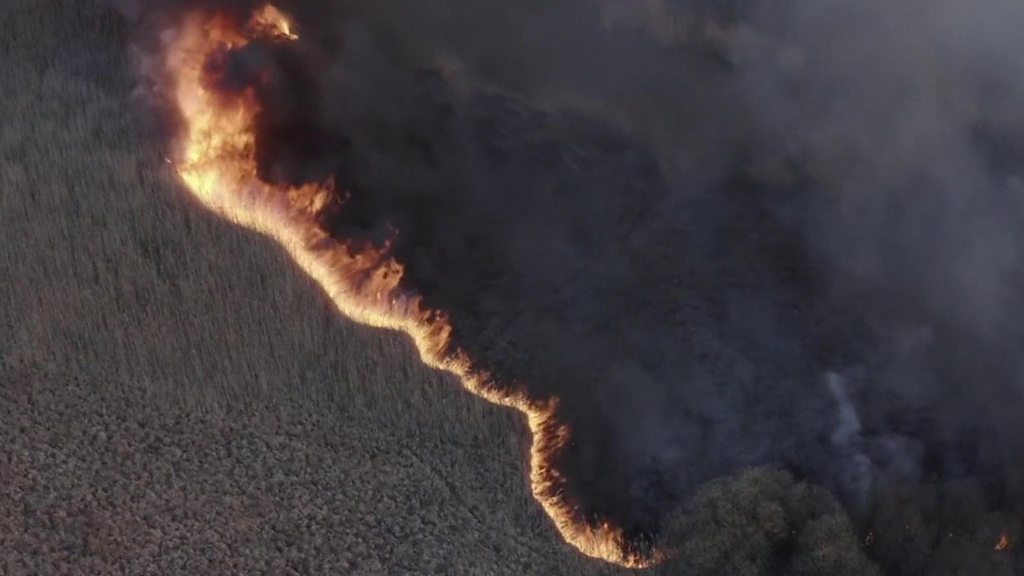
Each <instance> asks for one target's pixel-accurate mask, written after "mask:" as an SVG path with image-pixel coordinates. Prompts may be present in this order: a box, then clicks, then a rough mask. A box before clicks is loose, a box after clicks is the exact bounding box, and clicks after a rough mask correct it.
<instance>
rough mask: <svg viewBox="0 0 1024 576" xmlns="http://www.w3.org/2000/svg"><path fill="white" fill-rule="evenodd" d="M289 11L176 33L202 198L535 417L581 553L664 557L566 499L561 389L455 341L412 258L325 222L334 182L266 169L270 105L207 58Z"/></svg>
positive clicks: (360, 317)
mask: <svg viewBox="0 0 1024 576" xmlns="http://www.w3.org/2000/svg"><path fill="white" fill-rule="evenodd" d="M297 38H298V36H297V35H296V34H295V33H294V32H293V31H292V27H291V24H290V22H289V20H288V18H287V17H286V16H285V15H284V14H283V13H281V12H280V11H279V10H277V9H276V8H275V7H273V6H270V5H267V6H265V7H263V8H261V9H259V10H257V11H256V12H254V13H253V14H252V16H251V18H250V20H249V21H248V22H247V23H245V24H241V25H240V24H238V23H236V22H234V21H233V20H231V19H229V18H227V17H225V16H222V15H218V14H209V13H202V12H197V13H195V14H192V15H191V16H190V17H189V18H187V19H186V20H185V21H184V22H183V23H182V24H181V26H180V27H179V28H178V29H177V30H176V31H175V33H174V34H173V35H171V36H169V37H168V38H167V39H166V43H165V46H164V54H163V65H164V66H165V69H166V71H167V72H168V74H169V75H170V77H171V78H172V79H173V84H174V88H173V90H174V92H173V96H174V100H175V102H176V104H177V107H178V109H179V112H180V115H181V117H182V119H183V121H184V125H185V128H184V130H183V134H182V148H183V149H182V153H181V156H180V159H179V160H178V161H177V170H178V173H179V175H180V177H181V179H182V180H183V181H184V183H185V184H186V186H187V187H188V189H189V190H190V191H191V192H192V194H193V195H194V196H195V198H196V199H197V200H198V201H200V202H201V203H202V204H203V205H205V206H206V207H207V208H209V209H210V210H212V211H214V212H216V213H217V214H220V215H221V216H223V217H224V218H227V219H228V220H230V221H232V222H234V223H236V224H239V225H242V226H245V227H248V228H251V229H253V230H256V231H258V232H260V233H262V234H265V235H267V236H269V237H271V238H273V239H275V240H276V241H278V242H279V243H280V244H281V245H282V246H283V247H284V248H285V249H286V250H287V251H288V253H289V254H290V255H291V256H292V257H293V259H294V260H295V261H296V262H297V263H298V264H299V265H300V266H301V267H302V268H303V269H304V270H305V271H306V272H307V273H308V274H309V275H310V276H311V277H312V278H313V279H314V280H315V281H316V282H318V283H319V284H320V286H322V287H323V289H324V291H325V292H326V293H327V294H328V295H329V297H330V298H331V300H332V301H333V302H334V304H335V305H336V306H337V308H338V310H339V311H340V312H341V313H342V314H344V315H345V316H347V317H349V318H351V319H353V320H355V321H357V322H360V323H363V324H367V325H370V326H374V327H379V328H387V329H394V330H401V331H403V332H405V333H407V334H409V335H410V336H411V337H412V339H413V340H414V342H415V344H416V348H417V349H418V351H419V354H420V357H421V359H422V360H423V362H424V363H426V364H427V365H429V366H432V367H434V368H438V369H442V370H446V371H448V372H451V373H452V374H454V375H455V376H457V377H458V379H459V380H460V381H461V383H462V385H463V386H464V387H465V388H466V389H467V390H469V391H470V392H472V393H473V394H475V395H477V396H480V397H481V398H484V399H486V400H487V401H489V402H492V403H494V404H498V405H501V406H506V407H510V408H514V409H516V410H518V411H520V412H522V413H523V414H525V415H526V420H527V423H528V425H529V429H530V432H531V434H532V445H531V450H530V482H531V489H532V492H533V496H534V498H535V499H536V500H537V502H539V503H540V505H541V506H542V507H543V509H544V511H545V512H547V514H548V515H549V516H550V517H551V519H552V521H553V522H554V524H555V527H556V528H557V530H558V532H559V533H560V534H561V535H562V537H563V538H564V539H565V540H566V542H568V543H569V544H571V545H572V546H574V547H576V548H577V549H578V550H579V551H580V552H582V553H584V554H586V555H588V556H591V557H594V558H599V559H603V560H606V561H609V562H613V563H616V564H619V565H623V566H627V567H634V568H640V567H645V566H649V565H652V564H654V563H656V562H657V561H658V558H657V557H656V556H651V555H644V554H641V553H639V552H637V551H636V550H635V549H634V548H632V547H631V545H630V543H629V542H628V541H627V539H626V538H625V536H624V535H623V532H622V530H621V529H619V528H618V527H615V526H612V525H611V524H609V523H608V522H606V521H603V520H600V519H583V518H581V517H580V515H579V514H578V513H577V512H576V511H575V510H574V509H573V507H572V506H571V505H570V504H569V503H567V502H566V500H565V499H564V497H563V489H564V482H565V481H564V478H563V477H562V475H561V474H560V472H559V471H558V470H557V469H556V468H555V467H553V466H552V465H551V462H552V460H553V456H555V455H556V454H557V453H558V452H559V451H560V450H562V448H563V447H564V446H565V445H566V443H567V442H568V438H569V433H570V431H569V429H568V428H567V427H566V426H565V425H563V424H561V423H560V422H558V420H557V419H556V417H555V411H556V408H557V404H558V400H557V398H551V399H547V400H542V401H539V400H533V399H530V398H527V397H526V396H525V395H522V394H519V393H516V392H512V391H510V389H508V388H500V387H498V386H497V385H495V383H494V381H493V380H492V379H491V377H490V376H489V374H488V373H487V372H485V371H482V370H480V369H478V368H476V367H475V366H474V365H473V362H472V361H471V359H470V358H469V357H468V355H467V354H466V352H465V351H464V350H461V349H459V348H458V347H456V346H454V345H453V344H452V343H451V339H450V334H451V331H452V327H451V325H450V323H449V321H448V317H447V316H446V315H445V314H444V313H443V312H442V311H438V310H431V309H428V308H427V307H426V306H425V305H424V304H423V300H422V298H421V297H419V296H418V295H415V294H410V293H408V292H407V291H405V290H399V281H400V279H401V278H402V273H403V268H402V265H401V264H400V263H399V262H397V261H395V259H394V258H393V257H392V255H391V254H390V250H389V246H388V245H385V246H383V247H378V248H372V247H363V246H362V245H360V246H356V245H355V244H353V243H349V242H344V241H338V240H336V239H334V238H332V237H331V236H330V235H329V234H328V233H327V232H325V231H324V230H323V229H321V228H320V227H319V226H318V225H317V218H316V217H317V214H318V212H319V211H320V210H321V209H322V208H323V207H324V206H325V205H327V203H328V202H329V201H331V199H332V198H334V197H335V196H336V192H335V189H334V184H333V183H332V182H326V183H322V184H306V185H303V186H299V187H288V186H282V185H276V184H270V183H266V182H263V181H262V180H260V179H259V178H258V177H257V163H256V158H255V145H256V135H255V128H254V122H255V117H256V113H257V112H258V110H259V104H258V101H257V99H256V97H255V95H254V94H253V93H252V92H251V91H249V92H243V93H241V94H240V95H238V96H237V97H232V98H225V97H224V96H223V95H220V94H216V93H214V92H213V91H212V90H211V89H209V88H208V87H207V85H206V83H205V82H204V66H205V65H206V63H207V61H208V59H209V57H210V55H211V54H214V53H216V52H217V51H219V50H224V49H233V48H239V47H242V46H245V45H246V44H247V43H249V42H251V41H253V40H256V39H259V40H262V41H270V42H289V41H294V40H296V39H297Z"/></svg>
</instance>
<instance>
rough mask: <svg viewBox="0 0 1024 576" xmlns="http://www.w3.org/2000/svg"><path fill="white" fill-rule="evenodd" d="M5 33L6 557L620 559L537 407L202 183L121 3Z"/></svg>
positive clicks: (334, 570) (197, 562)
mask: <svg viewBox="0 0 1024 576" xmlns="http://www.w3.org/2000/svg"><path fill="white" fill-rule="evenodd" d="M0 26H3V29H4V30H5V33H4V34H3V36H2V37H0V57H2V60H0V106H2V107H3V111H2V114H0V118H2V122H3V125H2V131H0V219H2V221H0V235H2V238H0V270H2V277H3V281H2V282H0V572H2V573H4V574H12V575H14V574H61V573H83V574H100V573H127V574H207V573H237V574H263V573H267V574H292V573H311V574H325V573H326V574H432V573H433V574H584V573H585V574H604V573H611V572H613V570H612V569H610V568H608V567H607V566H604V565H603V564H600V563H597V562H592V561H589V560H586V559H583V558H581V557H580V556H579V555H578V554H577V553H575V552H574V551H573V550H572V549H571V548H569V547H568V546H567V545H565V544H564V543H562V542H561V541H560V540H559V539H558V538H557V536H556V534H555V532H554V529H553V528H552V527H551V526H550V524H549V521H548V519H547V517H546V516H544V514H543V513H542V512H541V511H540V509H539V507H538V506H537V505H536V504H535V503H534V502H533V500H532V499H531V498H530V495H529V492H528V489H527V486H526V481H525V478H524V467H523V464H524V462H523V454H524V450H525V449H526V447H525V445H524V440H525V434H524V426H523V424H522V422H520V421H519V419H518V418H516V417H515V416H514V415H513V414H510V413H507V412H505V411H502V410H498V409H496V408H493V407H491V406H488V405H486V404H484V403H483V402H481V401H479V400H477V399H475V398H472V397H470V396H469V395H467V394H465V393H463V392H461V391H460V390H459V389H458V388H457V386H456V384H455V383H454V382H453V381H452V380H451V379H450V378H447V377H445V376H443V375H440V374H436V373H433V372H430V371H428V370H426V369H424V368H423V367H422V366H421V365H420V364H419V362H418V360H417V358H416V357H415V353H414V351H413V349H412V346H411V344H410V343H409V342H408V341H407V340H406V338H404V337H402V336H400V335H396V334H390V333H381V332H378V331H372V330H368V329H365V328H361V327H358V326H355V325H353V324H352V323H350V322H347V321H345V320H344V319H343V318H341V317H339V316H338V315H337V314H336V313H334V311H333V309H332V308H331V307H330V304H329V302H327V300H326V299H325V298H324V297H323V296H322V294H320V292H319V290H318V289H317V288H316V287H315V286H314V285H313V284H312V283H311V282H310V281H309V280H307V279H306V278H305V277H304V276H303V275H302V274H301V273H300V272H299V271H298V270H297V269H296V268H295V267H294V265H292V263H291V262H290V261H289V260H288V259H287V258H286V257H285V256H284V254H283V253H282V252H281V251H280V250H279V249H278V248H277V247H276V246H274V245H273V244H272V243H271V242H270V241H268V240H265V239H263V238H260V237H257V236H255V235H253V234H250V233H247V232H245V231H242V230H239V229H237V228H235V227H233V226H231V225H229V224H226V223H223V222H220V221H218V220H217V219H216V218H214V217H212V216H209V215H207V214H205V213H204V212H203V211H202V209H200V208H199V207H197V206H194V205H193V204H192V203H191V202H189V201H188V200H187V197H186V195H185V193H184V192H183V190H181V189H180V187H179V185H178V184H177V182H176V180H175V177H174V175H173V173H172V171H171V170H170V167H169V166H167V165H166V164H165V163H164V162H163V156H164V154H163V152H162V147H163V146H164V145H165V144H166V142H165V141H164V140H163V139H162V138H161V137H160V135H159V132H158V130H156V129H155V128H153V127H152V126H147V125H146V124H145V122H144V118H145V116H144V108H143V103H141V102H137V101H134V100H133V99H132V98H131V92H132V87H133V80H132V74H131V64H130V60H129V58H128V53H127V50H126V44H127V40H126V32H125V30H124V29H123V27H122V24H121V23H120V21H119V19H118V18H117V16H116V15H115V14H114V13H113V12H112V11H111V10H109V9H104V8H100V7H98V6H97V5H96V3H95V2H91V1H84V2H78V1H73V0H46V1H41V2H40V1H35V0H7V1H5V2H3V3H2V6H0Z"/></svg>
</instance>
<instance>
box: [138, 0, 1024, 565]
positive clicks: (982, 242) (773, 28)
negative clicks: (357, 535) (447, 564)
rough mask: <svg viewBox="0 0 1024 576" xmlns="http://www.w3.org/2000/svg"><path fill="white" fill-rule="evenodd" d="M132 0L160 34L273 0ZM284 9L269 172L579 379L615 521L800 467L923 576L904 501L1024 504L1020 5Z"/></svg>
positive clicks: (588, 446) (588, 487) (511, 352)
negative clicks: (340, 198)
mask: <svg viewBox="0 0 1024 576" xmlns="http://www.w3.org/2000/svg"><path fill="white" fill-rule="evenodd" d="M121 3H122V4H124V5H125V6H126V7H130V8H128V9H127V11H126V12H127V13H129V14H132V15H133V17H135V18H137V21H138V22H140V30H142V31H146V30H149V31H151V30H153V27H160V26H166V25H168V24H169V23H170V22H173V20H174V18H175V17H176V16H177V15H178V14H180V11H181V10H182V8H186V7H189V8H194V7H196V6H199V5H200V4H202V5H203V6H205V7H206V8H207V9H212V8H211V4H218V5H220V6H222V7H224V8H229V7H230V8H232V9H238V10H239V11H244V9H245V8H246V7H247V4H249V3H248V2H243V1H239V2H219V3H216V2H215V3H198V2H174V1H171V0H164V1H162V2H157V1H153V2H147V1H144V0H135V1H131V0H128V1H122V2H121ZM280 4H281V7H282V8H284V9H285V10H287V11H289V12H291V13H292V14H294V16H295V17H296V20H297V24H298V26H299V29H300V31H301V33H302V40H301V41H300V42H299V43H298V44H297V45H295V46H294V47H290V48H287V49H284V48H272V47H259V46H256V47H253V48H252V49H249V50H247V51H246V52H245V53H240V54H237V55H236V59H237V61H236V64H237V65H236V66H235V69H234V70H233V72H232V73H233V74H236V75H238V76H239V78H241V79H242V81H244V79H245V76H246V74H247V73H248V72H247V70H249V71H250V72H251V70H250V69H251V68H252V67H257V68H258V67H265V66H273V67H276V68H278V69H279V70H280V71H281V72H282V73H281V74H280V75H279V77H280V78H284V79H287V81H286V82H281V83H280V84H278V85H275V86H273V87H271V88H270V89H268V90H267V91H266V92H265V93H264V94H263V97H264V99H265V100H266V102H265V104H266V108H267V110H268V112H267V114H266V115H265V117H264V118H263V120H262V122H263V126H262V134H263V138H262V140H261V142H262V144H261V147H260V154H261V164H262V168H263V171H264V175H265V177H267V178H270V179H276V180H289V181H303V180H309V179H319V178H322V177H324V176H326V175H329V174H330V175H334V176H335V177H336V179H337V181H338V182H339V183H340V184H341V185H342V186H343V187H344V188H346V189H347V190H348V191H349V192H350V193H351V194H352V200H351V202H350V203H349V204H347V205H346V207H345V209H344V210H343V211H341V212H339V213H336V214H330V215H326V216H325V219H324V226H325V227H327V228H329V229H331V230H332V231H333V232H334V233H335V234H337V235H338V236H344V237H353V236H354V237H360V238H365V239H366V240H367V241H371V242H373V241H379V240H380V239H382V238H384V237H386V236H388V235H389V234H391V233H392V231H394V230H398V231H400V232H399V236H398V242H397V244H396V253H397V256H398V257H399V259H400V260H402V261H403V262H406V263H407V264H408V270H409V279H408V282H409V287H410V289H415V290H417V291H419V292H421V293H423V294H424V295H425V297H426V299H427V301H428V302H429V303H430V304H431V305H433V306H436V307H439V308H442V309H445V310H448V311H450V312H451V315H452V318H453V322H454V323H455V327H456V335H455V337H456V338H457V339H458V341H459V342H460V343H461V344H462V345H464V346H465V347H466V348H468V349H469V350H471V351H472V352H473V354H474V356H475V357H476V358H478V359H479V361H480V363H481V364H482V365H483V366H486V367H490V368H493V369H494V370H495V371H496V372H497V374H499V375H500V376H501V377H502V378H503V380H504V381H505V382H507V383H508V385H522V386H524V387H525V389H526V390H527V391H528V392H529V393H530V394H531V395H534V396H537V397H545V396H549V395H557V396H559V397H560V398H561V399H562V403H561V409H562V415H561V416H562V418H563V419H564V420H565V421H566V422H568V423H570V424H571V425H572V427H573V430H574V432H573V443H572V447H571V449H570V450H569V451H568V452H567V454H566V456H565V461H564V462H561V463H560V465H561V466H562V467H563V469H564V470H565V471H566V474H567V475H568V476H569V477H570V479H571V482H572V485H573V487H574V493H575V494H576V495H577V497H578V499H579V500H580V502H581V504H582V506H583V508H584V509H585V510H587V511H588V512H589V513H592V514H597V515H602V516H606V517H610V518H612V519H614V520H616V521H617V522H620V523H621V524H623V525H625V526H626V527H627V528H628V529H629V530H630V532H631V533H632V534H635V535H637V536H644V535H653V534H656V533H657V532H658V529H659V525H660V519H661V518H662V516H663V514H664V513H665V511H666V510H668V509H669V508H670V507H672V506H674V505H675V504H676V503H678V502H680V501H683V500H685V499H686V498H687V497H688V496H689V495H690V494H692V493H693V490H694V489H695V488H696V487H697V486H699V485H701V484H702V483H704V482H706V481H708V480H710V479H713V478H717V477H720V476H723V475H727V474H731V473H734V472H735V471H737V470H739V469H741V468H743V467H748V466H759V465H768V466H777V467H782V468H786V469H788V470H789V471H791V472H792V473H794V474H795V475H796V476H797V477H799V478H801V479H805V480H807V481H810V482H813V483H817V484H820V485H822V486H824V487H825V488H827V489H829V490H830V491H831V492H832V493H833V494H834V495H836V496H837V497H839V498H840V499H841V500H843V501H844V503H846V504H847V505H848V508H849V512H850V514H851V515H852V516H853V518H854V519H855V521H856V522H857V523H858V524H859V525H860V526H862V527H870V528H872V529H873V530H874V531H875V532H877V533H878V538H879V540H878V541H879V545H878V548H877V549H876V550H873V551H872V553H873V554H876V555H877V558H878V559H879V561H880V562H881V563H882V564H883V565H884V566H885V567H886V569H887V570H889V571H890V572H892V573H901V574H919V573H920V574H924V573H934V572H929V570H933V569H934V565H933V564H929V562H934V560H930V559H931V558H933V557H935V554H936V553H935V552H934V550H937V549H939V548H941V546H940V543H938V542H939V539H938V538H937V537H936V538H930V537H922V538H920V539H917V540H913V542H912V543H911V544H907V543H906V542H908V540H906V539H905V538H904V539H902V540H899V543H896V544H894V543H893V542H895V541H896V540H897V539H898V538H897V536H898V535H899V534H902V532H901V531H902V530H903V529H904V526H905V525H906V526H909V525H910V521H909V520H908V518H917V519H920V518H927V519H928V520H927V522H924V521H922V523H921V526H924V525H925V524H927V525H928V526H929V528H921V530H922V531H926V530H931V531H932V532H934V533H935V534H939V533H940V532H942V531H944V530H945V529H946V527H947V524H950V523H957V525H958V526H963V525H964V524H965V523H966V524H969V523H971V522H974V521H975V520H977V521H978V522H981V521H982V519H991V517H992V516H991V515H992V514H1003V515H1008V516H1013V515H1016V516H1019V515H1020V514H1021V513H1022V512H1024V458H1022V456H1024V429H1022V428H1024V424H1022V418H1020V416H1019V413H1020V412H1021V408H1022V397H1024V377H1022V365H1021V364H1022V362H1024V355H1022V354H1021V351H1022V350H1021V348H1022V345H1021V344H1022V342H1024V329H1022V327H1024V323H1022V320H1024V318H1022V315H1024V284H1022V281H1024V277H1022V274H1021V265H1020V264H1021V263H1020V256H1019V255H1020V254H1021V250H1022V249H1024V226H1022V224H1024V179H1022V175H1024V107H1022V106H1021V103H1022V102H1024V34H1021V33H1020V30H1021V29H1024V4H1022V3H1021V2H1019V1H1017V0H977V1H975V2H971V3H964V2H956V1H953V0H885V1H883V0H858V1H852V0H784V1H781V2H764V1H759V0H691V1H682V0H679V1H672V0H635V1H633V0H631V1H626V0H556V1H543V2H542V1H535V0H527V1H523V2H492V1H489V0H474V1H465V0H438V1H436V2H431V3H424V2H419V1H412V0H380V1H377V2H370V3H367V2H355V1H354V0H353V1H349V0H340V1H337V2H330V3H328V2H316V1H312V0H296V1H293V2H284V1H282V2H281V3H280ZM823 374H825V375H826V377H825V379H826V385H823V384H822V375H823ZM840 375H841V376H840ZM964 494H970V497H967V496H964ZM925 495H927V496H925ZM985 521H986V522H988V520H985ZM928 523H930V524H928ZM979 525H981V524H979ZM883 540H885V542H883ZM907 558H911V560H907Z"/></svg>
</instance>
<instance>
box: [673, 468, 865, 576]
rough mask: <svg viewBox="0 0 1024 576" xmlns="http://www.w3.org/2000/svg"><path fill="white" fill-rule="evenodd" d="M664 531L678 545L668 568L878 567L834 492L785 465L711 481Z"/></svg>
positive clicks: (802, 571) (787, 571) (761, 575)
mask: <svg viewBox="0 0 1024 576" xmlns="http://www.w3.org/2000/svg"><path fill="white" fill-rule="evenodd" d="M663 538H664V539H665V540H666V544H667V545H669V546H673V545H674V546H676V547H677V550H678V556H677V558H676V560H674V561H673V562H672V563H670V564H669V565H667V566H665V567H664V569H663V572H664V574H666V575H669V574H673V575H674V574H697V575H702V576H703V575H707V576H712V575H716V576H717V575H722V576H725V575H729V576H768V575H787V576H873V575H877V574H878V571H877V569H876V568H875V567H874V566H873V565H872V564H871V563H870V562H869V561H868V559H867V557H866V556H865V555H864V553H863V551H862V545H861V542H859V541H858V539H857V538H856V537H855V536H854V531H853V527H852V526H851V525H850V522H849V520H848V519H847V517H846V513H845V512H843V510H842V509H841V508H840V507H839V505H838V504H837V503H836V501H835V500H834V499H833V498H832V496H831V495H829V494H828V492H826V491H824V490H823V489H821V488H817V487H814V486H809V485H807V484H804V483H799V482H796V481H794V479H793V478H792V476H790V475H789V474H786V473H784V472H780V471H774V470H763V469H754V470H748V471H745V472H742V473H740V474H738V475H736V476H735V477H730V478H726V479H721V480H716V481H712V482H709V483H708V484H706V485H705V486H704V487H703V488H702V489H701V490H700V491H699V492H698V493H697V495H696V496H695V497H694V498H693V501H692V502H691V503H689V504H688V505H687V506H685V507H683V508H681V509H680V510H679V511H677V513H676V514H675V515H674V516H672V517H671V518H669V520H668V523H667V527H666V529H665V534H664V535H663Z"/></svg>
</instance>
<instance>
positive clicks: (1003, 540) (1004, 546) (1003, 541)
mask: <svg viewBox="0 0 1024 576" xmlns="http://www.w3.org/2000/svg"><path fill="white" fill-rule="evenodd" d="M1011 548H1013V542H1011V541H1010V535H1009V534H1007V533H1006V532H1002V533H1000V534H999V541H997V542H996V545H995V547H994V548H993V550H995V551H996V552H1006V551H1007V550H1009V549H1011Z"/></svg>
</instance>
